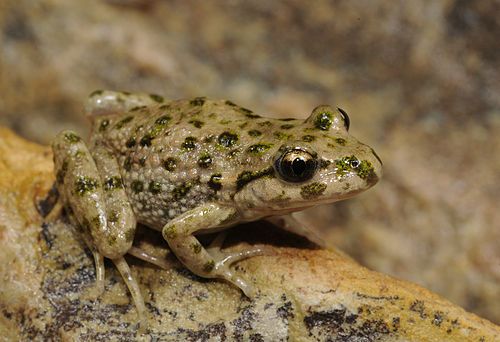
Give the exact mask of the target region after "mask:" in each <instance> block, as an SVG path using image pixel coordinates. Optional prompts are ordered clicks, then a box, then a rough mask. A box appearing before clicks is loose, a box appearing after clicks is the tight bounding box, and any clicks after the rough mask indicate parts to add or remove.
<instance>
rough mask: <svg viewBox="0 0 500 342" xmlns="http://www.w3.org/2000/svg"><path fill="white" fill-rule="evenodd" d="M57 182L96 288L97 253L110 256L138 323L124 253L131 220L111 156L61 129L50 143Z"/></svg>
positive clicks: (138, 300)
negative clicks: (91, 264) (88, 253)
mask: <svg viewBox="0 0 500 342" xmlns="http://www.w3.org/2000/svg"><path fill="white" fill-rule="evenodd" d="M52 149H53V152H54V163H55V170H56V182H57V187H58V189H59V193H60V196H61V200H62V201H64V202H65V203H66V205H67V206H68V207H69V209H70V211H71V214H70V219H72V221H73V222H75V221H76V223H77V224H78V226H80V228H81V231H82V234H83V236H84V239H85V241H86V243H87V245H89V247H90V249H91V250H92V253H93V254H94V259H95V262H96V271H97V275H98V277H97V287H98V289H102V288H103V280H104V265H103V262H102V256H105V257H107V258H110V259H112V260H113V262H114V263H115V265H116V266H117V268H118V270H119V271H120V273H121V274H122V276H123V278H124V280H125V282H126V284H127V286H128V288H129V290H130V292H131V293H132V297H133V299H134V302H135V305H136V308H137V311H138V315H139V319H140V320H141V324H140V326H141V328H143V327H145V317H146V316H145V314H146V308H145V305H144V301H143V299H142V296H141V293H140V291H139V287H138V285H137V282H136V281H135V280H134V279H133V278H132V276H131V273H130V269H129V268H128V265H127V263H126V262H125V259H124V258H123V256H124V255H125V254H126V253H127V251H128V250H129V249H130V247H131V245H132V242H133V238H134V234H135V227H136V220H135V216H134V213H133V211H132V208H131V206H130V204H129V202H128V197H127V195H126V193H125V190H124V189H123V182H122V179H121V175H120V173H119V167H118V163H117V161H116V159H115V157H114V156H113V155H112V154H111V153H109V152H108V151H107V150H106V149H104V148H103V147H101V145H100V144H99V143H96V142H95V143H94V145H93V146H92V148H91V150H92V152H91V151H90V150H89V148H88V147H87V145H86V144H85V143H84V142H83V140H82V139H81V138H80V137H79V136H77V135H76V134H75V133H73V132H70V131H63V132H61V133H59V134H58V135H57V136H56V138H55V139H54V141H53V143H52Z"/></svg>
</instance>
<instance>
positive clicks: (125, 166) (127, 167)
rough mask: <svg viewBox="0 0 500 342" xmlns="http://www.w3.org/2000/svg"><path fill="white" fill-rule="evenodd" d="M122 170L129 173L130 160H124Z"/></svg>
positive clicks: (130, 167) (128, 158)
mask: <svg viewBox="0 0 500 342" xmlns="http://www.w3.org/2000/svg"><path fill="white" fill-rule="evenodd" d="M123 168H124V169H125V170H127V171H130V169H132V158H130V157H127V158H125V161H124V162H123Z"/></svg>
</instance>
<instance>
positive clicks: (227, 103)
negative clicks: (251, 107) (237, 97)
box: [224, 100, 236, 107]
mask: <svg viewBox="0 0 500 342" xmlns="http://www.w3.org/2000/svg"><path fill="white" fill-rule="evenodd" d="M224 103H225V104H226V105H228V106H231V107H236V103H234V102H232V101H229V100H226V102H224Z"/></svg>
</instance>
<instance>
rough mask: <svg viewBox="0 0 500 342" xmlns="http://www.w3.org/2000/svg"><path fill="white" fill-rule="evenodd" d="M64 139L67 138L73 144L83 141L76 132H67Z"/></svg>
mask: <svg viewBox="0 0 500 342" xmlns="http://www.w3.org/2000/svg"><path fill="white" fill-rule="evenodd" d="M64 140H66V141H67V142H69V143H71V144H74V143H77V142H79V141H81V140H82V138H80V137H79V136H78V135H76V134H75V133H66V134H65V135H64Z"/></svg>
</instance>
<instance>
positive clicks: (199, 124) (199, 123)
mask: <svg viewBox="0 0 500 342" xmlns="http://www.w3.org/2000/svg"><path fill="white" fill-rule="evenodd" d="M188 122H189V123H190V124H191V125H193V126H194V127H196V128H202V127H203V125H204V124H205V123H204V122H203V121H200V120H196V119H191V120H189V121H188Z"/></svg>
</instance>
